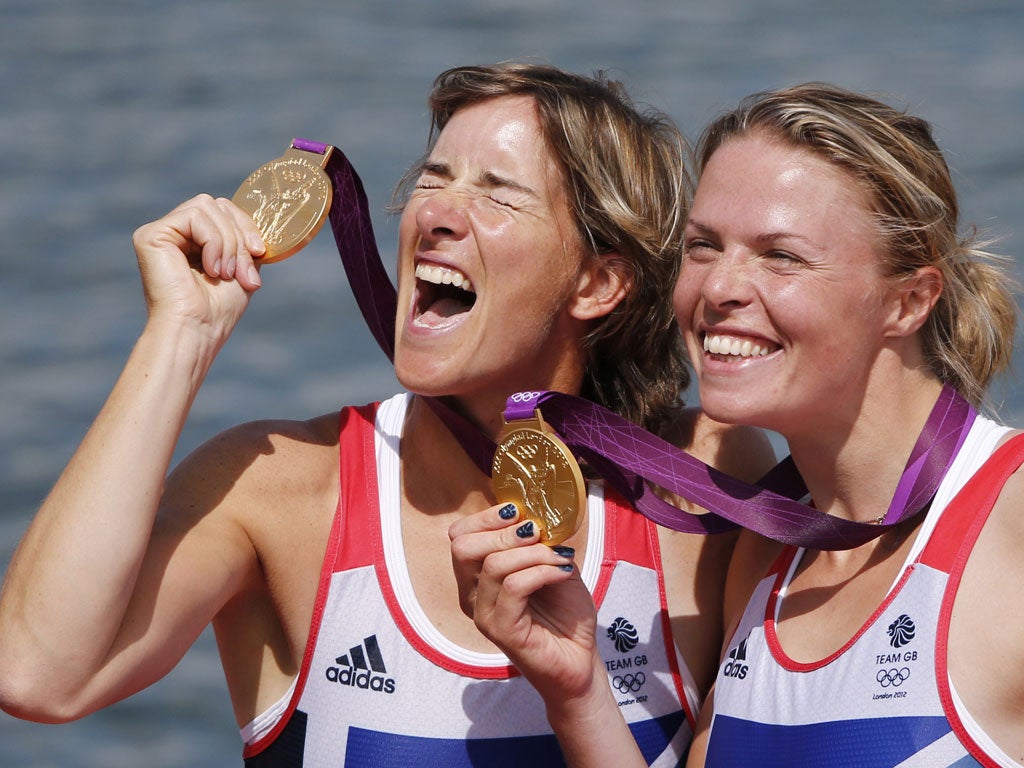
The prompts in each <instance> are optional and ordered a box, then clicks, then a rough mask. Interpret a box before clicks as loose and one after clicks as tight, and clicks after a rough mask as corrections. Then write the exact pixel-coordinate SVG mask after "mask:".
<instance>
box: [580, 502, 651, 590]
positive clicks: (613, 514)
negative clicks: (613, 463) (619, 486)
mask: <svg viewBox="0 0 1024 768" xmlns="http://www.w3.org/2000/svg"><path fill="white" fill-rule="evenodd" d="M638 529H639V531H640V532H642V533H643V535H636V534H637V532H638ZM653 530H654V525H653V524H652V523H650V522H649V521H648V520H647V518H645V517H644V516H643V515H641V514H640V513H639V512H635V511H634V510H633V508H632V507H631V506H629V504H628V503H627V502H626V500H625V499H624V498H623V497H622V496H620V495H619V494H618V493H616V492H615V491H614V490H612V489H611V488H609V487H608V486H607V485H606V486H605V487H604V551H603V552H601V553H599V554H600V557H601V570H600V573H599V574H598V577H597V583H595V584H594V591H593V598H594V604H595V605H596V606H597V607H598V608H600V607H601V603H603V602H604V598H605V594H606V593H607V592H608V587H609V585H610V584H611V578H612V573H613V571H614V570H615V564H616V563H618V562H619V561H623V560H624V561H626V562H628V563H632V564H634V565H638V566H641V567H644V568H652V569H654V570H656V571H658V576H659V583H660V582H661V572H660V569H659V568H658V567H657V566H658V564H659V563H658V559H657V557H658V555H657V552H656V550H654V549H652V540H651V537H652V536H655V535H656V533H654V532H653ZM587 556H588V557H590V553H589V552H588V553H587ZM661 589H662V595H661V600H662V605H663V606H664V604H665V594H664V585H661Z"/></svg>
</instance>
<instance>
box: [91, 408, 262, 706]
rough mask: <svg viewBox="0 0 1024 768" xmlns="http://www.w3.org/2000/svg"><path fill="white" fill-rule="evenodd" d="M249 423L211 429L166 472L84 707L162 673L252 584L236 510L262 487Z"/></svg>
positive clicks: (253, 568)
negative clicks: (134, 574) (119, 618)
mask: <svg viewBox="0 0 1024 768" xmlns="http://www.w3.org/2000/svg"><path fill="white" fill-rule="evenodd" d="M261 443H262V438H260V437H259V436H258V434H257V430H256V429H255V428H254V427H253V426H247V427H241V428H235V429H234V430H230V431H228V432H226V433H223V434H221V435H218V436H217V437H215V438H213V439H212V440H210V441H209V442H208V443H206V444H204V445H202V446H200V447H199V448H198V449H196V451H194V452H193V453H192V454H190V455H189V456H188V457H186V458H185V459H184V460H183V461H182V463H181V464H180V465H179V466H178V467H177V468H176V469H175V470H174V471H173V472H172V473H171V474H170V475H169V477H168V479H167V482H166V485H165V489H164V493H163V496H162V497H161V502H160V506H159V510H158V512H157V517H156V519H155V521H154V524H153V529H152V533H151V535H150V539H149V543H148V546H147V548H146V552H145V555H144V557H143V558H142V561H141V564H140V567H139V573H138V578H137V580H136V582H135V584H134V585H133V589H132V594H131V598H130V600H129V604H128V608H127V612H126V614H125V617H124V620H123V622H122V625H121V628H120V630H119V631H118V634H117V636H116V638H115V641H114V643H113V645H112V647H111V649H110V653H109V655H108V658H107V661H106V663H105V664H104V666H103V668H102V669H101V670H100V672H99V673H98V674H97V675H96V677H95V679H94V680H93V681H92V683H91V685H90V686H89V687H90V689H95V690H94V691H93V693H92V694H91V695H90V694H87V698H90V697H91V696H95V697H96V701H95V703H94V705H92V706H90V707H89V708H90V709H92V708H97V707H102V706H106V705H107V704H109V703H111V702H113V701H116V700H118V699H121V698H124V697H125V696H128V695H131V694H132V693H134V692H136V691H138V690H141V689H142V688H144V687H146V686H148V685H150V684H151V683H153V682H155V681H156V680H158V679H160V678H161V677H162V676H163V675H165V674H166V673H167V672H169V671H170V670H171V669H172V668H173V667H174V666H175V665H176V664H177V662H178V661H179V660H180V659H181V658H182V656H183V655H184V654H185V652H186V651H187V650H188V648H189V647H190V646H191V645H192V643H193V642H195V640H196V638H198V636H199V634H200V633H201V632H202V631H203V630H204V628H205V627H206V626H207V625H208V624H209V623H210V621H211V620H212V619H213V617H214V616H215V615H216V613H217V611H218V610H219V609H220V608H221V607H222V606H223V605H224V604H225V603H226V602H227V601H228V600H230V599H231V598H232V597H233V596H235V595H237V594H238V593H240V592H241V591H242V590H244V589H246V588H247V587H248V586H251V585H253V584H255V583H257V582H258V580H259V562H258V558H257V555H256V552H255V550H254V548H253V545H252V542H251V540H250V537H249V535H248V532H247V531H246V527H245V525H246V517H245V514H244V510H245V509H246V508H247V507H248V506H250V505H251V504H252V503H253V500H254V497H255V496H256V494H257V493H258V488H259V487H260V485H261V481H260V478H259V477H257V476H254V475H255V474H257V473H253V472H252V470H251V467H252V465H253V463H254V462H253V459H254V457H255V456H256V455H258V453H259V452H260V450H261V448H260V446H261Z"/></svg>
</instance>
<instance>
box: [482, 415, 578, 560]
mask: <svg viewBox="0 0 1024 768" xmlns="http://www.w3.org/2000/svg"><path fill="white" fill-rule="evenodd" d="M534 413H535V417H534V418H533V419H522V420H516V421H511V422H506V423H505V427H504V429H503V430H502V433H501V436H500V438H499V441H498V444H497V447H496V448H495V451H494V459H493V460H492V462H491V489H492V490H493V491H494V495H495V498H496V499H497V500H498V503H499V504H500V503H503V502H509V501H512V502H519V501H520V498H519V496H517V495H510V494H508V492H507V491H506V490H505V489H499V488H498V482H497V480H498V473H497V469H498V460H499V455H501V454H502V452H503V449H505V450H506V452H507V449H506V446H507V445H508V444H509V443H510V442H511V440H512V438H513V437H514V436H515V435H517V434H519V433H522V432H531V433H534V434H536V435H539V436H540V438H542V439H543V440H545V441H546V442H547V443H549V444H550V445H551V446H552V447H553V448H554V449H555V450H556V451H558V452H559V453H560V454H561V455H562V457H563V458H564V459H565V462H566V464H567V465H568V467H569V471H570V473H571V475H572V480H573V486H574V490H575V493H574V496H575V499H574V500H575V506H576V508H575V510H574V514H573V517H574V520H573V525H572V527H571V530H569V531H568V532H566V533H565V535H554V536H552V534H551V533H550V532H549V531H548V530H547V529H546V528H545V526H544V524H543V521H542V520H539V519H538V518H537V517H536V516H535V515H534V514H533V512H532V510H530V509H529V507H527V506H526V505H525V503H524V504H523V506H524V507H525V508H524V509H521V510H520V511H521V513H522V517H523V518H524V519H528V520H533V521H534V522H535V523H537V525H538V526H539V527H540V529H541V542H542V543H544V544H547V545H549V546H554V545H556V544H559V543H561V542H563V541H565V540H566V539H568V538H569V537H570V536H572V535H573V534H574V533H576V531H577V530H579V527H580V522H581V521H582V519H583V517H582V516H583V514H584V513H585V511H586V508H587V484H586V480H585V479H584V477H583V471H582V470H581V469H580V465H579V462H578V461H577V460H576V456H575V455H573V452H572V451H571V450H570V449H569V446H567V445H566V444H565V442H564V441H563V440H562V439H561V437H559V436H558V434H557V433H556V432H555V431H554V430H552V429H551V428H550V427H548V426H547V424H546V423H545V422H544V420H543V417H541V415H540V412H539V411H535V412H534ZM502 476H504V475H502Z"/></svg>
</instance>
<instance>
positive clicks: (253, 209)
mask: <svg viewBox="0 0 1024 768" xmlns="http://www.w3.org/2000/svg"><path fill="white" fill-rule="evenodd" d="M332 149H333V147H330V146H327V147H326V150H325V151H324V152H323V154H320V153H317V152H312V151H307V150H305V149H299V148H297V147H295V146H294V145H292V146H291V147H289V148H288V149H287V151H285V153H284V155H283V156H282V157H279V158H277V159H276V160H271V161H270V162H269V163H265V164H264V165H261V166H260V167H259V168H257V169H256V170H255V171H253V172H252V173H251V174H249V178H247V179H246V180H245V181H243V182H242V184H241V186H239V188H238V189H237V190H236V191H235V195H234V197H232V198H231V201H232V202H233V203H234V204H235V205H237V206H238V207H239V208H241V209H242V210H244V211H245V212H246V213H248V214H249V215H250V216H252V218H253V221H255V222H256V227H257V229H259V231H260V236H261V237H262V238H263V242H264V244H265V245H266V246H267V252H266V254H265V255H264V256H263V257H261V258H260V259H259V261H260V263H263V264H269V263H271V262H274V261H281V260H282V259H286V258H288V257H289V256H291V255H292V254H294V253H297V252H298V251H299V250H301V249H302V247H303V246H305V245H306V243H308V242H309V241H310V240H312V239H313V237H314V236H315V235H316V233H317V232H319V231H320V227H321V226H323V223H324V220H325V219H326V218H327V213H328V211H329V210H330V208H331V197H332V189H331V181H330V179H329V178H328V177H327V174H326V173H325V172H324V170H323V168H324V166H325V165H326V164H327V160H328V158H329V157H330V155H331V150H332Z"/></svg>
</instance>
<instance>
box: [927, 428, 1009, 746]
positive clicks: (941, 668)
mask: <svg viewBox="0 0 1024 768" xmlns="http://www.w3.org/2000/svg"><path fill="white" fill-rule="evenodd" d="M1022 463H1024V434H1020V435H1015V436H1014V437H1013V438H1011V439H1010V440H1008V441H1007V442H1006V443H1004V444H1003V445H1001V446H1000V447H999V449H998V450H996V452H995V453H994V454H992V456H991V458H989V460H988V461H986V462H985V464H983V465H982V467H981V469H979V470H978V471H977V472H976V473H975V474H974V476H972V477H971V479H970V480H969V481H968V483H967V485H965V486H964V487H963V489H962V490H961V491H960V493H958V494H957V495H956V497H954V499H953V500H952V501H951V502H950V507H953V506H954V505H955V509H950V508H947V510H946V513H945V514H943V519H942V520H940V521H939V524H938V526H937V527H936V530H935V532H934V533H933V534H932V537H931V540H930V541H929V542H928V545H927V546H926V547H925V549H924V551H923V552H922V553H921V562H922V563H924V564H926V565H930V566H931V567H941V566H942V565H945V566H946V567H944V568H941V569H942V570H944V571H946V572H947V573H948V574H949V580H948V581H947V582H946V589H945V592H944V594H943V596H942V606H941V607H940V609H939V626H938V629H937V632H936V634H935V678H936V679H935V683H936V686H937V687H938V690H939V700H940V701H941V702H942V711H943V713H944V714H945V715H946V719H947V720H948V721H949V724H950V726H951V727H952V729H953V732H954V733H955V734H956V736H957V738H958V739H960V742H961V743H962V744H963V745H964V746H965V747H966V748H967V751H968V752H969V753H970V754H971V756H972V757H974V758H975V759H976V760H978V761H979V762H980V763H981V764H982V765H986V766H989V765H991V766H995V765H996V763H995V762H993V761H992V760H990V758H989V757H988V755H987V754H986V753H985V751H984V750H983V749H982V747H981V745H979V744H978V743H977V742H976V741H975V740H974V738H973V737H972V736H971V734H970V733H969V732H968V730H967V728H966V727H965V726H964V723H963V720H962V718H961V717H960V712H959V711H958V710H957V708H956V705H955V704H954V702H953V693H952V691H951V690H950V681H949V663H948V659H947V655H948V652H949V622H950V619H951V618H952V615H953V604H954V602H955V601H956V595H957V592H958V591H959V589H960V581H961V579H962V578H963V573H964V567H965V566H966V565H967V560H968V558H969V557H970V554H971V552H972V551H973V549H974V545H975V543H976V542H977V540H978V536H980V535H981V529H982V528H983V527H984V526H985V523H986V522H987V520H988V516H989V514H990V513H991V512H992V508H993V507H994V506H995V502H996V500H997V499H998V498H999V495H1000V494H1001V493H1002V490H1003V486H1005V485H1006V481H1007V480H1009V479H1010V476H1011V475H1012V474H1013V473H1014V472H1016V471H1017V469H1018V468H1019V467H1020V465H1021V464H1022ZM949 512H955V513H956V519H955V521H954V522H953V523H952V524H950V525H948V526H943V523H944V522H945V518H946V515H948V514H949ZM972 515H973V516H972ZM939 538H942V539H946V540H947V542H946V544H945V546H943V545H942V544H939V545H937V546H936V547H935V548H934V551H933V552H932V553H931V557H930V558H929V559H928V560H926V559H925V557H926V555H929V549H930V548H931V545H932V542H934V541H936V540H937V539H939ZM954 545H955V546H954ZM935 553H938V555H941V559H940V558H939V557H938V556H936V554H935Z"/></svg>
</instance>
